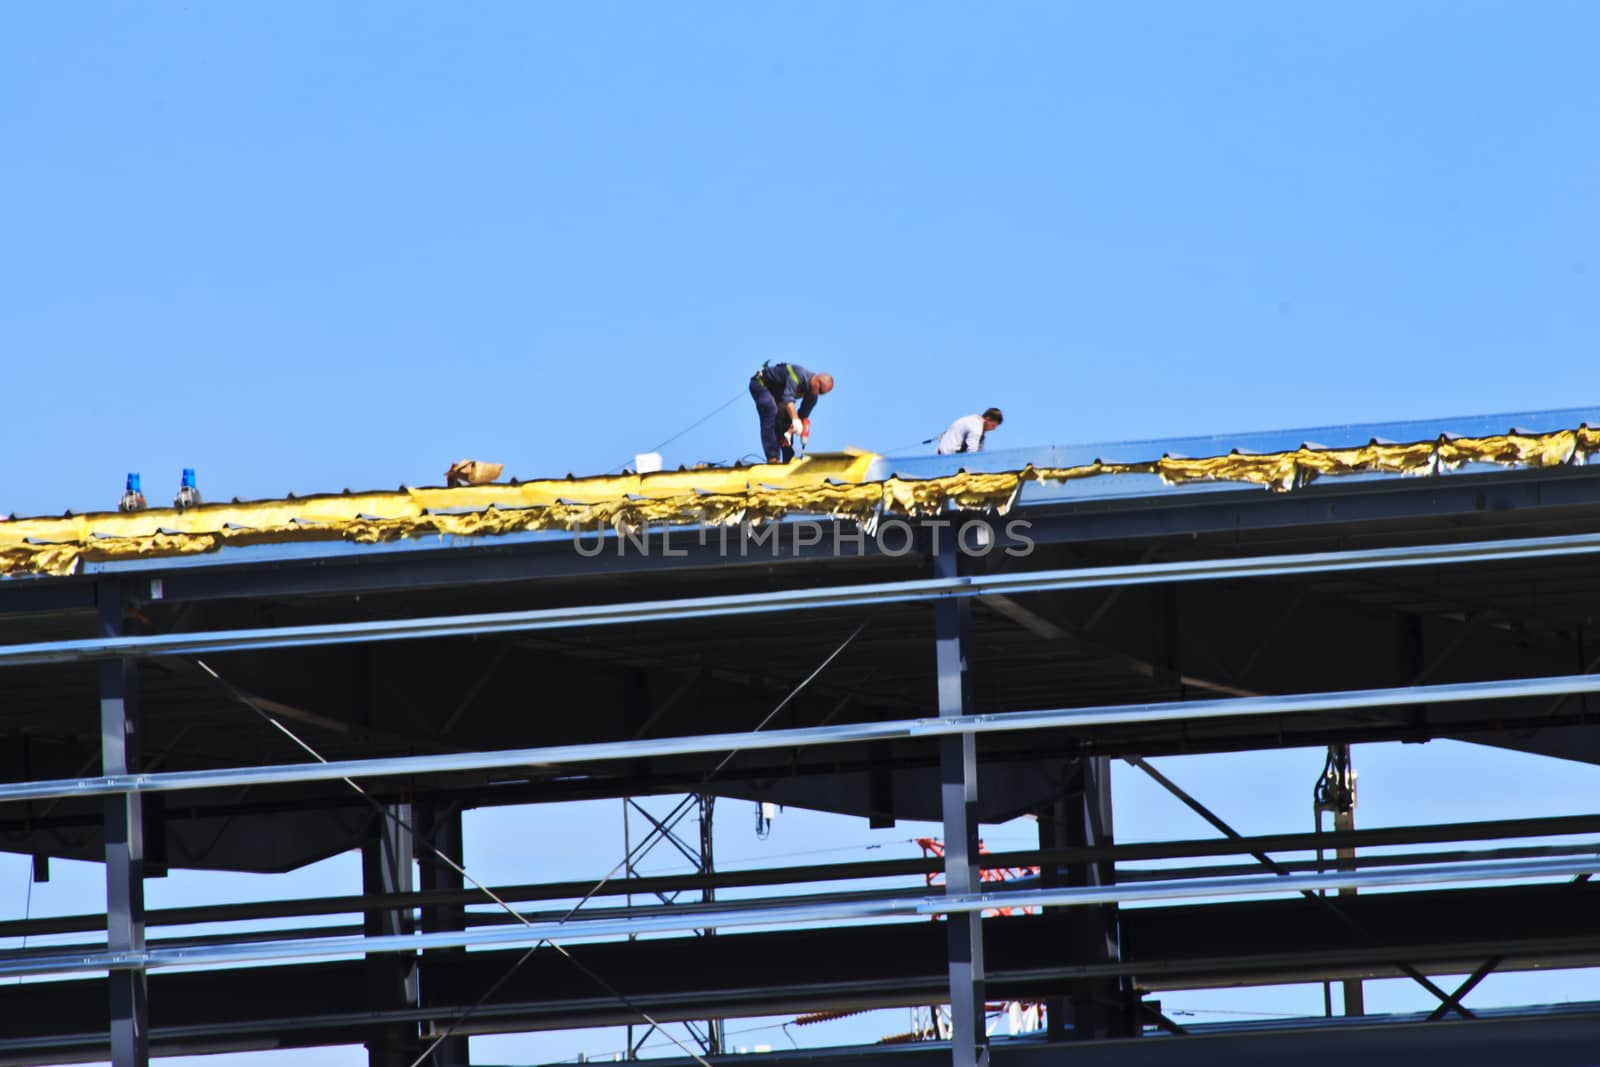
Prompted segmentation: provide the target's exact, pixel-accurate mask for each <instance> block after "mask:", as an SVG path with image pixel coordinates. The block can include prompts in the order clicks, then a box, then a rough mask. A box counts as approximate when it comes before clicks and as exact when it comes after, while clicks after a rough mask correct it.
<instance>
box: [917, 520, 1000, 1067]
mask: <svg viewBox="0 0 1600 1067" xmlns="http://www.w3.org/2000/svg"><path fill="white" fill-rule="evenodd" d="M951 533H952V536H951V537H950V538H949V539H948V540H947V541H946V543H945V544H941V545H938V549H937V551H935V552H933V553H932V554H931V555H932V557H933V570H934V577H935V578H939V579H951V578H955V577H956V576H957V566H958V563H959V560H960V557H959V556H958V554H957V551H956V545H955V543H954V540H955V539H954V536H953V531H951ZM971 624H972V602H971V600H970V599H968V598H965V597H963V598H960V599H948V600H943V601H940V602H939V603H938V604H937V605H936V606H935V608H934V663H935V668H936V670H937V671H938V693H939V717H940V718H958V717H961V716H964V715H966V714H967V713H968V711H969V710H970V709H971V706H972V699H971V686H970V683H969V679H968V676H967V651H968V647H969V644H970V636H969V635H970V631H971ZM939 801H940V807H941V808H942V810H943V816H944V849H945V852H944V891H945V893H946V894H947V895H966V894H971V893H976V892H978V891H979V888H980V885H981V883H980V881H979V875H978V865H977V860H978V743H977V738H975V737H974V736H973V735H972V734H970V733H962V734H957V735H956V736H953V737H944V738H941V739H940V741H939ZM945 922H946V927H947V931H948V938H949V954H950V1026H951V1038H950V1052H951V1058H952V1063H953V1064H954V1067H985V1065H986V1064H987V1063H988V1062H989V1045H988V1037H987V1034H986V1033H985V1027H984V1001H985V996H984V973H983V915H982V913H981V912H978V911H973V912H962V913H953V914H950V915H948V916H947V917H946V919H945Z"/></svg>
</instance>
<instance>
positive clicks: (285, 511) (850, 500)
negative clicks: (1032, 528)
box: [0, 426, 1600, 575]
mask: <svg viewBox="0 0 1600 1067" xmlns="http://www.w3.org/2000/svg"><path fill="white" fill-rule="evenodd" d="M1595 452H1600V430H1591V429H1590V428H1589V427H1588V426H1580V427H1578V428H1577V429H1575V430H1559V431H1556V432H1553V433H1547V434H1534V435H1523V434H1501V435H1496V436H1493V437H1475V438H1453V439H1449V438H1443V437H1441V438H1439V439H1438V440H1436V441H1421V442H1414V443H1410V444H1378V443H1372V444H1368V445H1364V446H1362V447H1360V448H1339V449H1312V448H1305V447H1301V448H1299V449H1296V450H1294V451H1292V452H1276V453H1271V454H1266V455H1244V454H1240V453H1230V454H1228V455H1223V456H1210V457H1206V458H1202V459H1180V458H1173V457H1162V458H1161V459H1154V460H1149V461H1146V462H1138V463H1099V462H1096V463H1092V464H1087V465H1084V466H1080V467H1049V468H1035V467H1031V466H1030V467H1024V468H1023V469H1021V470H1018V471H1007V472H1002V473H998V474H984V473H965V472H963V473H959V474H953V475H949V476H946V477H941V478H928V479H923V480H904V479H900V478H889V479H887V480H885V481H881V482H867V481H864V480H863V479H864V478H865V476H866V472H867V469H868V468H869V467H870V466H871V464H872V462H873V460H874V459H876V458H877V457H875V456H873V455H872V454H870V453H833V454H823V455H814V456H807V457H805V458H804V459H802V460H800V461H797V462H796V463H793V464H789V465H787V466H783V465H767V464H761V465H757V466H753V467H739V468H710V469H701V470H687V471H664V472H660V473H655V474H644V475H639V474H627V475H618V476H606V477H597V478H565V479H546V480H541V481H533V482H522V483H519V484H516V485H477V486H463V487H460V488H454V489H409V488H403V489H400V490H398V491H396V492H391V493H354V494H351V493H344V494H338V495H329V496H313V497H304V498H291V499H288V500H264V501H256V502H252V503H246V504H210V505H205V506H203V507H198V508H192V509H190V510H188V511H184V512H179V511H176V510H172V509H155V510H150V511H142V512H138V513H136V514H131V515H122V514H117V513H115V512H111V513H94V514H88V515H69V516H65V517H62V518H34V519H14V520H10V521H0V575H12V574H17V575H20V574H52V575H62V574H71V573H73V571H74V570H75V569H76V568H77V566H78V564H79V563H80V562H81V561H86V560H95V561H98V560H121V559H134V558H141V557H144V558H148V557H163V556H181V555H190V554H194V553H200V552H212V551H215V550H217V549H219V548H221V547H222V546H223V545H228V544H234V545H247V544H264V543H278V544H281V543H286V542H291V541H327V540H346V541H355V542H364V543H371V542H378V541H396V540H400V539H403V538H408V537H419V536H425V535H429V534H442V535H450V536H459V537H479V536H488V535H493V534H505V533H517V532H522V531H536V530H562V531H574V530H580V529H589V530H592V529H595V528H598V527H607V526H609V527H620V526H623V525H627V526H634V527H638V526H644V525H661V524H671V523H680V524H684V523H704V524H709V525H733V524H737V523H739V522H751V523H761V522H767V521H771V520H775V519H779V518H782V517H783V516H785V515H801V514H804V515H827V516H832V517H836V518H852V519H857V520H861V521H864V522H872V521H874V520H875V519H876V517H877V516H879V515H882V514H888V515H906V516H916V515H928V514H936V513H938V512H940V511H942V510H944V509H945V508H946V507H948V506H956V507H961V508H972V509H983V510H990V511H998V512H1002V513H1003V512H1005V511H1007V510H1009V508H1010V507H1011V505H1012V504H1013V503H1014V502H1015V501H1016V498H1017V494H1018V492H1019V491H1020V490H1021V488H1022V486H1023V484H1025V483H1026V482H1029V481H1042V482H1064V481H1068V480H1072V479H1077V478H1089V477H1098V476H1102V475H1115V474H1155V475H1159V476H1160V477H1161V479H1162V480H1163V481H1164V482H1166V483H1168V484H1171V485H1177V484H1182V483H1185V482H1196V481H1224V482H1242V483H1248V484H1254V485H1261V486H1265V487H1267V488H1269V489H1274V490H1280V491H1282V490H1288V489H1292V488H1294V487H1295V486H1296V485H1299V484H1304V483H1305V482H1306V481H1308V480H1310V479H1312V478H1315V477H1320V476H1324V475H1337V474H1355V473H1363V472H1382V473H1388V474H1430V473H1434V472H1437V471H1439V470H1441V469H1444V470H1453V469H1455V468H1457V467H1460V466H1461V465H1463V464H1466V463H1496V464H1501V465H1504V466H1518V467H1550V466H1559V465H1562V464H1566V463H1571V462H1574V461H1575V460H1578V461H1581V460H1582V459H1583V458H1586V457H1587V456H1589V455H1591V454H1594V453H1595Z"/></svg>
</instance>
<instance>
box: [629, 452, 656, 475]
mask: <svg viewBox="0 0 1600 1067" xmlns="http://www.w3.org/2000/svg"><path fill="white" fill-rule="evenodd" d="M633 469H634V470H635V471H636V472H637V473H639V474H654V473H655V472H656V471H659V470H660V469H661V453H660V452H640V453H639V454H638V455H637V456H634V457H633Z"/></svg>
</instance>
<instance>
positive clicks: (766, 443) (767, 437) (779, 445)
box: [750, 374, 794, 463]
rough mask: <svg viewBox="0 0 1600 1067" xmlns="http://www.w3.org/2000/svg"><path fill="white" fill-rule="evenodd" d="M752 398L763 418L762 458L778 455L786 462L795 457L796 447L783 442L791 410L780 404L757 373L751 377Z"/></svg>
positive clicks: (766, 458)
mask: <svg viewBox="0 0 1600 1067" xmlns="http://www.w3.org/2000/svg"><path fill="white" fill-rule="evenodd" d="M750 398H751V399H752V400H754V401H755V402H756V416H757V417H758V418H760V420H761V458H762V460H764V461H765V460H769V459H772V458H773V457H774V456H776V457H778V459H780V460H781V461H783V462H784V463H787V462H789V461H790V460H791V459H793V458H794V449H792V448H790V447H789V446H788V445H786V444H784V443H783V431H785V430H787V429H788V428H789V411H788V409H787V408H780V407H779V406H778V398H777V397H775V396H773V395H772V390H771V389H768V388H767V383H766V382H764V381H762V380H761V375H759V374H757V375H755V376H753V377H752V378H751V379H750Z"/></svg>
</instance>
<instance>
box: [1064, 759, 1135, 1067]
mask: <svg viewBox="0 0 1600 1067" xmlns="http://www.w3.org/2000/svg"><path fill="white" fill-rule="evenodd" d="M1057 812H1058V815H1057V818H1058V819H1059V820H1060V824H1061V829H1060V833H1061V834H1062V836H1063V838H1064V840H1063V841H1062V844H1063V845H1064V846H1065V847H1068V848H1104V847H1108V846H1110V845H1111V843H1112V830H1111V826H1112V823H1111V760H1110V759H1108V758H1107V757H1105V756H1091V757H1088V758H1086V759H1080V760H1076V761H1074V762H1073V763H1072V764H1071V765H1070V766H1069V767H1068V768H1067V781H1066V790H1065V793H1064V795H1063V796H1062V797H1061V799H1060V800H1059V801H1058V802H1057ZM1065 873H1066V879H1065V880H1066V884H1067V885H1078V886H1109V885H1113V884H1115V882H1116V880H1117V879H1116V870H1115V866H1114V865H1113V864H1111V863H1106V862H1099V863H1082V864H1071V865H1069V866H1068V867H1067V870H1066V872H1065ZM1075 919H1076V921H1075V923H1074V931H1073V934H1074V937H1073V944H1072V946H1071V948H1072V960H1073V962H1075V963H1085V964H1101V963H1114V962H1116V961H1117V960H1119V959H1121V958H1122V949H1121V947H1120V940H1121V939H1120V935H1119V932H1118V926H1117V906H1116V904H1106V905H1103V906H1101V907H1095V908H1078V909H1076V915H1075ZM1125 984H1126V983H1125V982H1123V981H1122V980H1120V979H1111V980H1109V981H1085V982H1078V983H1074V985H1073V989H1072V1036H1073V1037H1074V1038H1076V1039H1078V1040H1089V1039H1091V1038H1106V1037H1132V1036H1134V1035H1136V1034H1137V1033H1138V1027H1137V1026H1136V1025H1135V1024H1134V1022H1133V1012H1132V1009H1131V1005H1130V1003H1129V992H1128V990H1127V989H1126V988H1124V987H1125Z"/></svg>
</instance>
